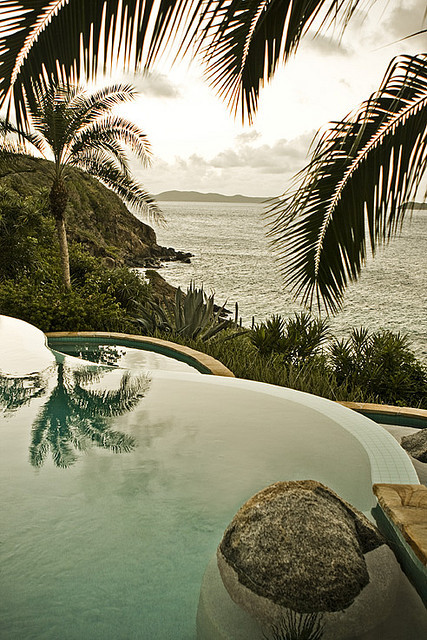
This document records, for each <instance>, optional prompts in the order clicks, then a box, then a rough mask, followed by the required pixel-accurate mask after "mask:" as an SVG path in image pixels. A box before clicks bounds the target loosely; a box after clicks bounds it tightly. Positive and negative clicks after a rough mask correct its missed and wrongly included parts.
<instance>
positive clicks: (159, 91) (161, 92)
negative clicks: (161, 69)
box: [131, 72, 181, 99]
mask: <svg viewBox="0 0 427 640" xmlns="http://www.w3.org/2000/svg"><path fill="white" fill-rule="evenodd" d="M131 82H132V83H133V84H134V85H135V87H136V88H137V90H138V91H139V93H140V94H142V95H144V96H149V97H151V98H170V99H175V98H179V97H181V90H180V88H179V87H178V86H177V85H176V84H174V83H173V82H172V81H171V80H170V78H168V76H166V75H164V74H163V73H157V72H153V73H151V72H147V73H144V74H135V75H134V76H132V79H131Z"/></svg>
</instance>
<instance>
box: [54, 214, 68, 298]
mask: <svg viewBox="0 0 427 640" xmlns="http://www.w3.org/2000/svg"><path fill="white" fill-rule="evenodd" d="M55 223H56V231H57V233H58V241H59V256H60V258H61V275H62V283H63V285H64V287H65V288H66V289H71V279H70V258H69V255H68V242H67V232H66V230H65V220H64V218H61V219H56V220H55Z"/></svg>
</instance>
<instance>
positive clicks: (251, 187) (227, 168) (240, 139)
mask: <svg viewBox="0 0 427 640" xmlns="http://www.w3.org/2000/svg"><path fill="white" fill-rule="evenodd" d="M313 134H314V132H310V133H305V134H303V135H300V136H298V137H296V138H294V139H292V140H286V139H281V140H278V141H276V142H274V143H273V144H265V143H264V144H257V142H256V141H257V140H258V139H259V137H260V136H259V134H258V133H257V132H255V131H254V132H252V135H248V134H241V135H238V136H236V138H235V144H234V145H233V146H231V147H228V148H226V149H224V150H223V151H221V152H220V153H218V154H216V155H215V156H214V157H212V158H205V157H203V156H201V155H199V154H192V155H190V156H189V157H188V158H183V157H180V156H177V157H176V158H175V159H174V160H173V161H171V162H167V161H165V160H163V159H161V158H156V159H155V160H154V162H153V166H152V168H150V169H146V170H141V169H140V168H135V170H134V173H135V175H136V177H137V178H138V179H139V180H141V182H143V184H145V186H146V188H147V189H149V190H150V191H151V193H159V192H161V191H168V190H171V189H179V190H196V191H202V192H210V191H214V192H219V193H225V194H229V195H233V194H235V193H242V194H244V195H253V196H263V197H268V196H274V195H278V194H280V193H283V191H285V190H286V188H287V187H288V186H289V182H290V179H291V178H292V177H293V176H294V175H295V174H296V173H297V172H298V171H299V170H300V169H301V168H302V167H303V166H304V165H305V164H306V162H307V150H308V147H309V144H310V142H311V140H312V137H313Z"/></svg>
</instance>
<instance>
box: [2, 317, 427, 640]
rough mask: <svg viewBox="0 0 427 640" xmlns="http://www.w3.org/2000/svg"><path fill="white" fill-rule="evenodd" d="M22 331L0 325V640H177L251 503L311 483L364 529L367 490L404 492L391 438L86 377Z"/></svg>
mask: <svg viewBox="0 0 427 640" xmlns="http://www.w3.org/2000/svg"><path fill="white" fill-rule="evenodd" d="M16 322H18V324H16ZM23 325H24V323H22V324H19V321H15V323H11V322H10V321H9V320H4V319H1V318H0V339H1V340H2V344H4V349H3V351H2V357H1V360H0V372H1V377H0V381H1V390H2V393H1V404H2V409H3V413H2V417H1V422H0V433H1V436H0V437H1V439H2V445H1V447H0V501H1V511H2V514H3V517H2V522H1V542H2V545H1V561H0V572H1V580H2V597H1V599H0V619H1V621H2V622H1V632H0V636H1V637H2V638H7V639H8V640H14V639H16V640H18V639H19V640H24V639H29V638H31V639H43V640H57V639H58V638H61V639H63V638H65V639H76V640H77V639H79V640H81V639H82V638H90V639H94V640H96V639H98V638H99V639H102V640H108V639H124V638H126V639H127V638H129V639H133V638H138V639H139V638H142V639H144V640H145V639H146V640H153V639H160V640H163V639H165V640H167V639H176V640H181V639H182V640H184V639H186V640H189V639H193V638H195V620H196V611H197V603H198V598H199V590H200V585H201V582H202V577H203V573H204V571H205V568H206V566H207V564H208V562H209V560H210V558H211V557H212V555H213V554H214V553H215V549H216V547H217V545H218V542H219V540H220V539H221V536H222V533H223V531H224V529H225V527H226V526H227V524H228V522H229V521H230V520H231V518H232V517H233V515H234V513H235V512H236V511H237V509H238V508H239V507H240V506H241V504H243V503H244V502H245V501H246V500H247V499H248V498H249V497H250V496H251V495H253V494H254V493H256V492H257V491H259V490H260V489H261V488H263V487H265V486H267V485H269V484H271V483H273V482H276V481H278V480H286V479H304V478H312V479H316V480H319V481H321V482H323V483H325V484H327V485H328V486H330V487H331V488H332V489H334V490H335V491H337V492H338V493H339V494H340V495H342V496H343V497H344V498H345V499H347V500H349V501H350V502H351V503H352V504H354V505H355V506H356V507H358V508H359V509H361V510H363V511H365V512H366V513H368V514H369V512H370V509H371V507H372V506H373V504H374V503H375V501H374V498H373V494H372V491H371V483H372V481H381V480H383V481H385V482H387V481H396V482H417V479H416V475H415V472H414V470H413V467H412V465H411V464H410V462H409V459H408V457H407V456H406V454H405V453H404V452H403V451H402V450H401V449H400V448H399V446H398V445H397V443H396V442H395V440H394V439H393V438H392V437H391V436H389V435H388V434H387V433H385V432H384V431H383V430H382V429H381V427H379V426H377V425H375V424H374V423H372V422H371V421H370V420H368V419H366V418H364V417H363V416H360V415H358V414H355V413H353V412H351V411H350V410H348V409H345V408H343V407H340V406H338V405H336V404H334V403H332V402H329V401H326V400H322V399H320V398H316V397H314V396H309V395H307V394H302V393H298V392H294V391H291V390H287V389H279V388H276V387H272V386H269V385H264V384H261V383H255V382H249V381H242V380H234V379H225V378H218V377H216V376H202V375H199V374H186V373H171V372H156V373H152V374H151V373H150V374H149V375H147V373H145V372H143V371H142V372H135V371H133V372H131V373H130V374H129V373H127V372H126V370H123V369H117V368H114V369H113V368H111V367H96V366H93V365H90V364H88V363H87V362H84V361H81V360H78V359H76V358H73V357H69V356H60V355H55V354H53V353H52V352H51V351H50V350H49V349H47V348H46V347H45V346H44V340H43V337H42V335H40V333H39V332H37V330H34V329H33V328H31V330H27V328H26V327H28V325H27V326H26V327H24V326H23ZM13 327H15V329H16V335H15V338H13V335H11V331H12V328H13ZM2 328H3V333H2ZM24 329H25V330H26V331H28V333H25V331H24ZM5 332H6V333H5ZM6 334H7V336H8V340H7V341H6V340H5V336H6ZM16 336H18V337H16ZM37 363H39V364H38V365H37ZM366 438H367V440H366ZM366 442H369V443H370V445H369V447H368V445H367V444H366ZM371 449H372V450H371Z"/></svg>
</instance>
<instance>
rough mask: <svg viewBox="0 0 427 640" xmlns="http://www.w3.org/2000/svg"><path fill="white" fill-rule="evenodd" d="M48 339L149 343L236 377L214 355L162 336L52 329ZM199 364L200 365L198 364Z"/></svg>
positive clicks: (158, 349) (208, 369) (213, 371)
mask: <svg viewBox="0 0 427 640" xmlns="http://www.w3.org/2000/svg"><path fill="white" fill-rule="evenodd" d="M45 336H46V339H47V340H48V339H49V338H82V339H90V338H101V339H106V340H123V341H130V342H135V343H139V344H140V345H147V346H149V347H150V349H149V350H150V351H156V352H157V353H160V354H163V355H167V354H165V351H168V352H173V353H176V354H177V355H178V356H181V357H180V358H178V359H180V360H183V361H184V362H189V363H190V364H191V363H194V364H195V368H197V369H198V370H199V371H200V370H201V372H202V373H207V374H211V375H214V376H223V377H228V378H234V377H235V376H234V373H233V372H232V371H230V369H228V368H227V367H226V366H225V365H223V364H222V362H220V361H219V360H216V359H215V358H212V356H209V355H207V354H206V353H202V352H201V351H196V350H195V349H191V348H190V347H186V346H184V345H181V344H177V343H176V342H169V341H168V340H162V339H160V338H152V337H150V336H140V335H134V334H130V333H116V332H111V331H50V332H46V333H45ZM197 365H198V366H197Z"/></svg>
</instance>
